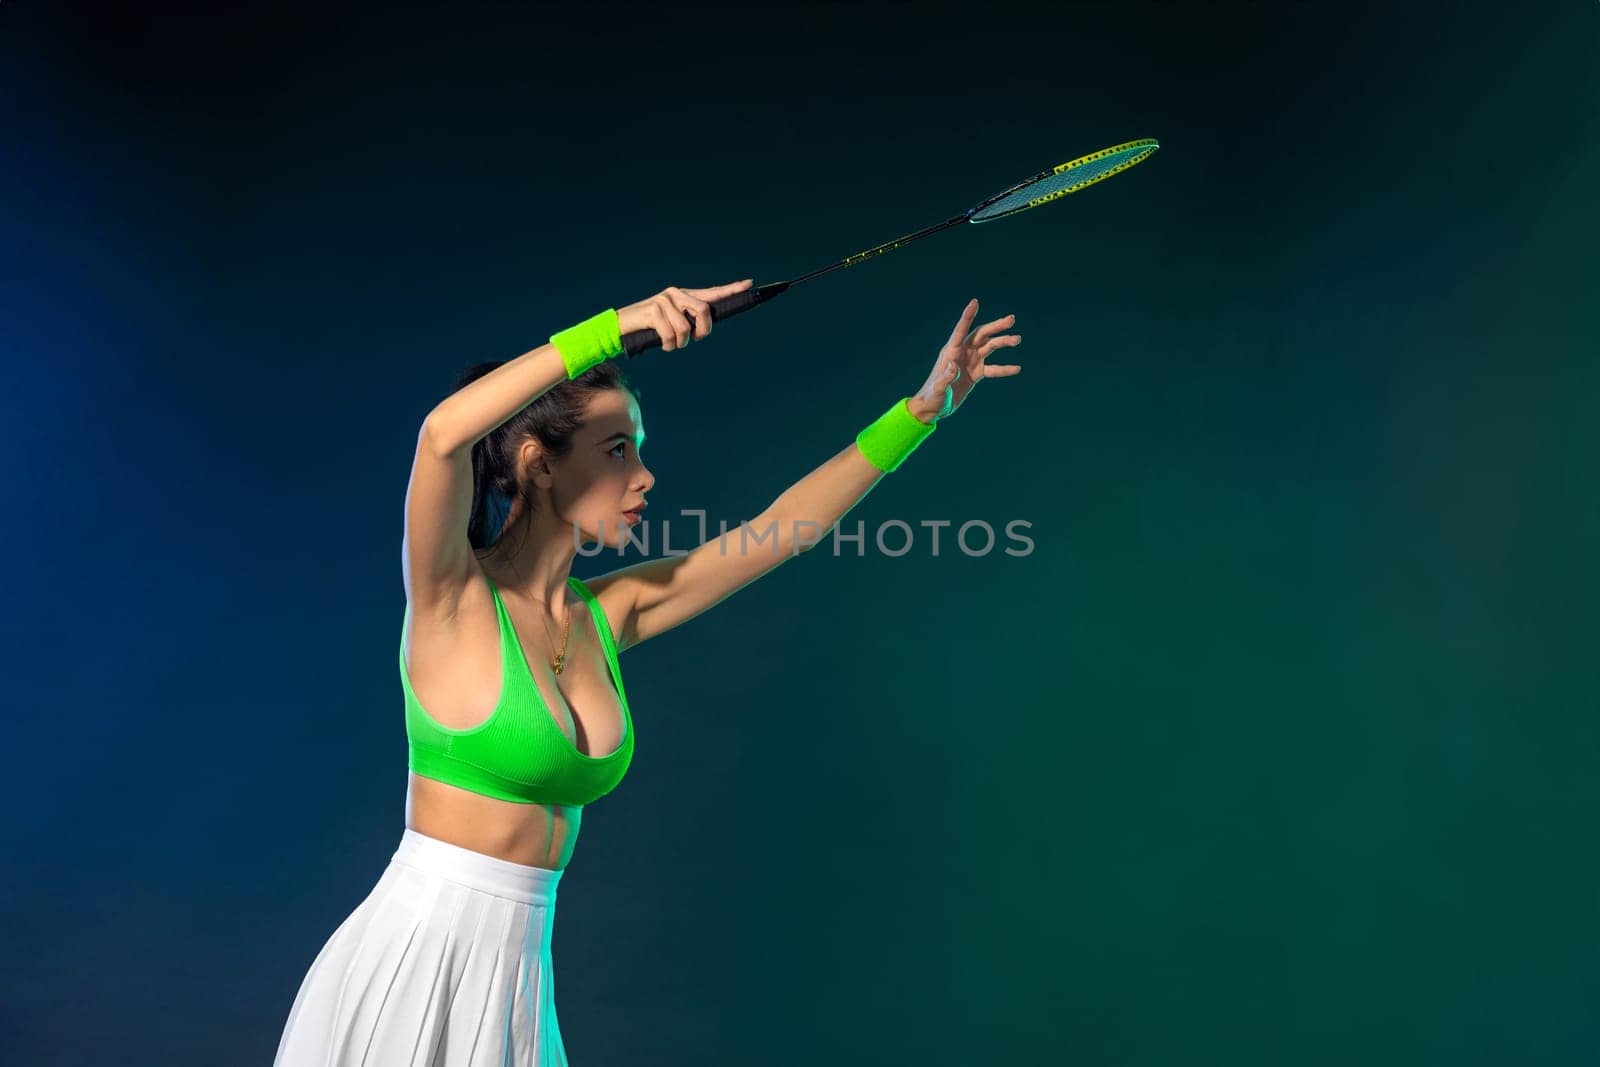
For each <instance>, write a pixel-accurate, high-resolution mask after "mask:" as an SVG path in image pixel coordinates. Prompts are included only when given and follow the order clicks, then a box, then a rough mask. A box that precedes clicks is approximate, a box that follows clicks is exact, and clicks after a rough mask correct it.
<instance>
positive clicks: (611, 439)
mask: <svg viewBox="0 0 1600 1067" xmlns="http://www.w3.org/2000/svg"><path fill="white" fill-rule="evenodd" d="M586 411H587V414H586V421H585V423H584V424H583V426H581V427H580V428H579V429H578V431H577V432H576V433H574V434H573V437H572V452H571V453H570V454H569V455H567V456H564V457H562V459H560V460H559V461H558V462H557V463H556V464H555V466H554V468H553V471H552V473H553V474H554V476H555V483H554V485H553V486H552V497H553V501H554V506H555V513H556V515H557V516H558V517H559V518H560V519H561V521H562V523H563V524H564V525H565V526H566V528H567V529H569V530H574V529H575V530H577V531H578V532H579V535H580V537H581V540H582V542H583V543H594V542H599V543H602V544H604V545H606V546H608V547H611V546H621V545H622V544H623V543H624V531H625V530H626V529H627V528H628V527H629V526H631V525H632V521H631V519H630V518H629V516H627V515H625V514H624V512H626V511H628V510H630V509H633V508H637V507H639V506H640V504H641V503H643V501H644V499H645V494H646V493H648V492H649V491H650V488H651V487H652V486H654V485H655V484H656V479H655V475H653V474H651V473H650V469H649V468H648V467H646V466H645V465H644V461H643V460H642V459H640V458H639V448H640V446H641V445H643V444H644V439H645V435H644V420H643V419H642V418H641V416H640V414H639V402H638V401H637V400H636V399H634V396H633V394H632V393H631V392H629V391H628V390H626V389H606V390H603V391H601V392H599V393H596V394H594V395H593V396H591V397H590V398H589V405H588V408H587V409H586ZM641 520H642V515H641Z"/></svg>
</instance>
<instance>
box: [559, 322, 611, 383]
mask: <svg viewBox="0 0 1600 1067" xmlns="http://www.w3.org/2000/svg"><path fill="white" fill-rule="evenodd" d="M550 343H551V344H553V345H555V347H556V351H558V352H560V353H561V362H562V363H564V364H565V365H566V368H567V379H568V380H569V381H570V380H571V379H573V378H576V377H577V376H578V375H580V374H582V373H583V372H584V371H586V370H588V369H589V368H590V367H592V366H594V365H595V364H597V363H603V362H604V361H606V360H608V359H610V358H611V357H612V356H618V355H621V354H622V331H621V327H620V325H619V323H618V321H617V310H616V308H606V310H604V311H602V312H600V314H598V315H595V316H593V317H592V318H588V319H585V320H584V321H583V322H580V323H578V324H577V325H576V326H569V327H567V328H566V329H565V330H562V331H560V332H559V333H555V334H552V335H551V337H550Z"/></svg>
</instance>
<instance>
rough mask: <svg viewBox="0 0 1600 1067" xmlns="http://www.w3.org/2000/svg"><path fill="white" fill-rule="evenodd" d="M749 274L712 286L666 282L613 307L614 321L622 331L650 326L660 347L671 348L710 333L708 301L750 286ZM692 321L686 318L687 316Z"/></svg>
mask: <svg viewBox="0 0 1600 1067" xmlns="http://www.w3.org/2000/svg"><path fill="white" fill-rule="evenodd" d="M753 281H754V279H752V278H746V279H745V280H744V281H742V282H733V283H731V284H728V285H719V286H716V287H715V288H713V289H679V288H678V287H677V286H676V285H669V286H667V287H666V288H665V289H663V290H661V292H659V293H657V294H656V295H655V296H650V297H646V298H645V299H643V300H641V301H639V302H638V303H637V304H629V305H628V306H627V307H625V308H619V309H618V310H617V325H618V328H619V329H620V330H621V332H622V333H623V334H624V335H627V334H630V333H632V332H633V331H634V330H654V331H655V332H656V336H658V337H660V338H661V350H662V351H663V352H671V351H672V350H673V349H675V348H682V347H683V346H684V345H686V344H688V343H689V338H690V337H691V335H692V336H693V338H694V339H695V340H696V341H698V340H700V339H701V338H703V337H707V336H710V334H711V302H712V301H714V300H721V299H722V298H723V297H725V296H732V295H733V294H734V293H742V292H744V291H745V290H746V289H748V288H750V286H751V283H752V282H753ZM691 317H692V318H693V320H694V321H692V322H691V321H690V318H691Z"/></svg>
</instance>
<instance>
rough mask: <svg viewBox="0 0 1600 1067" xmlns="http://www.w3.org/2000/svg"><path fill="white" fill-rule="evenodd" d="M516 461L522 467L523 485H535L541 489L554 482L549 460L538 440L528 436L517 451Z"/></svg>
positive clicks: (548, 486)
mask: <svg viewBox="0 0 1600 1067" xmlns="http://www.w3.org/2000/svg"><path fill="white" fill-rule="evenodd" d="M517 462H518V463H519V464H520V466H521V468H522V481H523V483H524V484H525V485H536V486H539V487H540V488H543V489H548V488H550V486H551V485H553V484H554V483H555V474H554V472H553V471H551V469H550V460H549V458H548V457H547V456H546V455H545V454H544V449H543V448H541V447H540V445H539V442H538V441H536V440H534V439H533V438H531V437H530V438H528V440H526V441H524V442H523V444H522V448H521V449H520V450H518V452H517Z"/></svg>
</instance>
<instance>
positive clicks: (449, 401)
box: [426, 342, 567, 452]
mask: <svg viewBox="0 0 1600 1067" xmlns="http://www.w3.org/2000/svg"><path fill="white" fill-rule="evenodd" d="M566 380H567V365H566V363H565V362H563V360H562V358H561V352H560V350H559V349H557V348H556V346H555V345H553V344H549V343H548V342H547V343H545V344H542V345H540V346H539V347H538V348H535V349H534V350H533V351H531V352H524V353H523V354H522V355H520V356H518V357H517V358H516V359H513V360H510V361H509V362H507V363H505V364H504V365H502V366H499V367H496V368H495V369H494V370H492V371H490V372H489V373H488V374H485V375H484V376H483V377H481V378H478V379H475V380H473V381H471V382H468V383H467V384H466V385H464V386H462V387H461V388H460V389H458V390H457V391H456V392H454V393H451V394H450V395H449V396H447V397H445V398H444V400H442V401H440V403H439V405H438V406H437V407H435V408H434V409H433V411H431V412H430V413H429V414H428V418H427V421H426V427H427V430H428V433H429V434H430V435H431V436H432V438H433V440H434V442H435V446H434V447H436V448H437V449H438V450H439V451H440V452H453V451H455V450H456V449H461V448H471V447H472V446H473V445H475V444H477V443H478V442H479V441H481V440H483V439H484V438H485V437H488V436H489V435H490V434H491V433H493V432H494V431H495V430H496V428H498V427H499V426H500V424H501V423H503V422H505V421H506V420H507V419H509V418H510V417H511V416H513V415H515V414H516V413H517V412H519V411H521V410H522V409H523V408H525V407H527V406H528V405H529V404H531V403H533V401H534V400H536V399H537V398H538V397H540V396H541V395H543V394H544V393H545V392H547V391H548V390H550V389H552V388H554V387H555V386H557V385H559V384H560V383H562V382H564V381H566Z"/></svg>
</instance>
